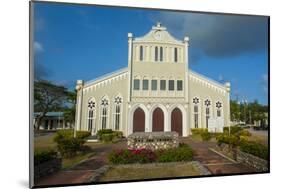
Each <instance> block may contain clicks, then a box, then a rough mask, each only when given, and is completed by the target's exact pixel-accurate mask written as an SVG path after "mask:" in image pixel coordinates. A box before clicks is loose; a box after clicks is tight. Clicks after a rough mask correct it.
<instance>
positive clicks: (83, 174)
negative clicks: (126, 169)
mask: <svg viewBox="0 0 281 189" xmlns="http://www.w3.org/2000/svg"><path fill="white" fill-rule="evenodd" d="M90 146H91V147H92V149H93V150H94V151H95V152H97V154H98V156H93V157H92V158H90V159H88V160H86V161H83V162H81V163H79V164H78V165H76V166H74V167H72V168H71V169H69V170H61V171H59V172H57V173H55V174H53V175H50V176H47V177H44V178H41V179H40V180H38V181H37V182H35V185H36V186H44V185H64V184H79V183H89V182H90V180H91V178H92V176H93V175H94V174H95V170H97V169H99V168H100V167H102V166H103V165H105V164H107V163H108V162H107V155H108V153H109V152H111V151H112V150H113V149H120V148H125V147H126V141H122V142H119V143H117V144H101V145H90Z"/></svg>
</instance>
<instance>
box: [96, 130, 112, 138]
mask: <svg viewBox="0 0 281 189" xmlns="http://www.w3.org/2000/svg"><path fill="white" fill-rule="evenodd" d="M110 133H113V131H112V129H101V130H98V132H97V136H98V137H101V136H102V135H103V134H110Z"/></svg>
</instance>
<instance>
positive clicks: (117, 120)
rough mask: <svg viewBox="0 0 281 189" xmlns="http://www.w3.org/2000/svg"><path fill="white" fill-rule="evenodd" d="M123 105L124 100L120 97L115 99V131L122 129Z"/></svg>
mask: <svg viewBox="0 0 281 189" xmlns="http://www.w3.org/2000/svg"><path fill="white" fill-rule="evenodd" d="M121 105H122V98H121V97H120V96H117V97H115V99H114V114H113V121H114V129H115V130H119V129H120V121H121Z"/></svg>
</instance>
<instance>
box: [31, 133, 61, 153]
mask: <svg viewBox="0 0 281 189" xmlns="http://www.w3.org/2000/svg"><path fill="white" fill-rule="evenodd" d="M53 137H54V134H49V135H47V136H40V137H35V138H34V149H35V150H49V149H56V143H55V142H54V141H53Z"/></svg>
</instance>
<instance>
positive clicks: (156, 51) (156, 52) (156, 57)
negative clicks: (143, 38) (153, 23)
mask: <svg viewBox="0 0 281 189" xmlns="http://www.w3.org/2000/svg"><path fill="white" fill-rule="evenodd" d="M155 61H158V47H155Z"/></svg>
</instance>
